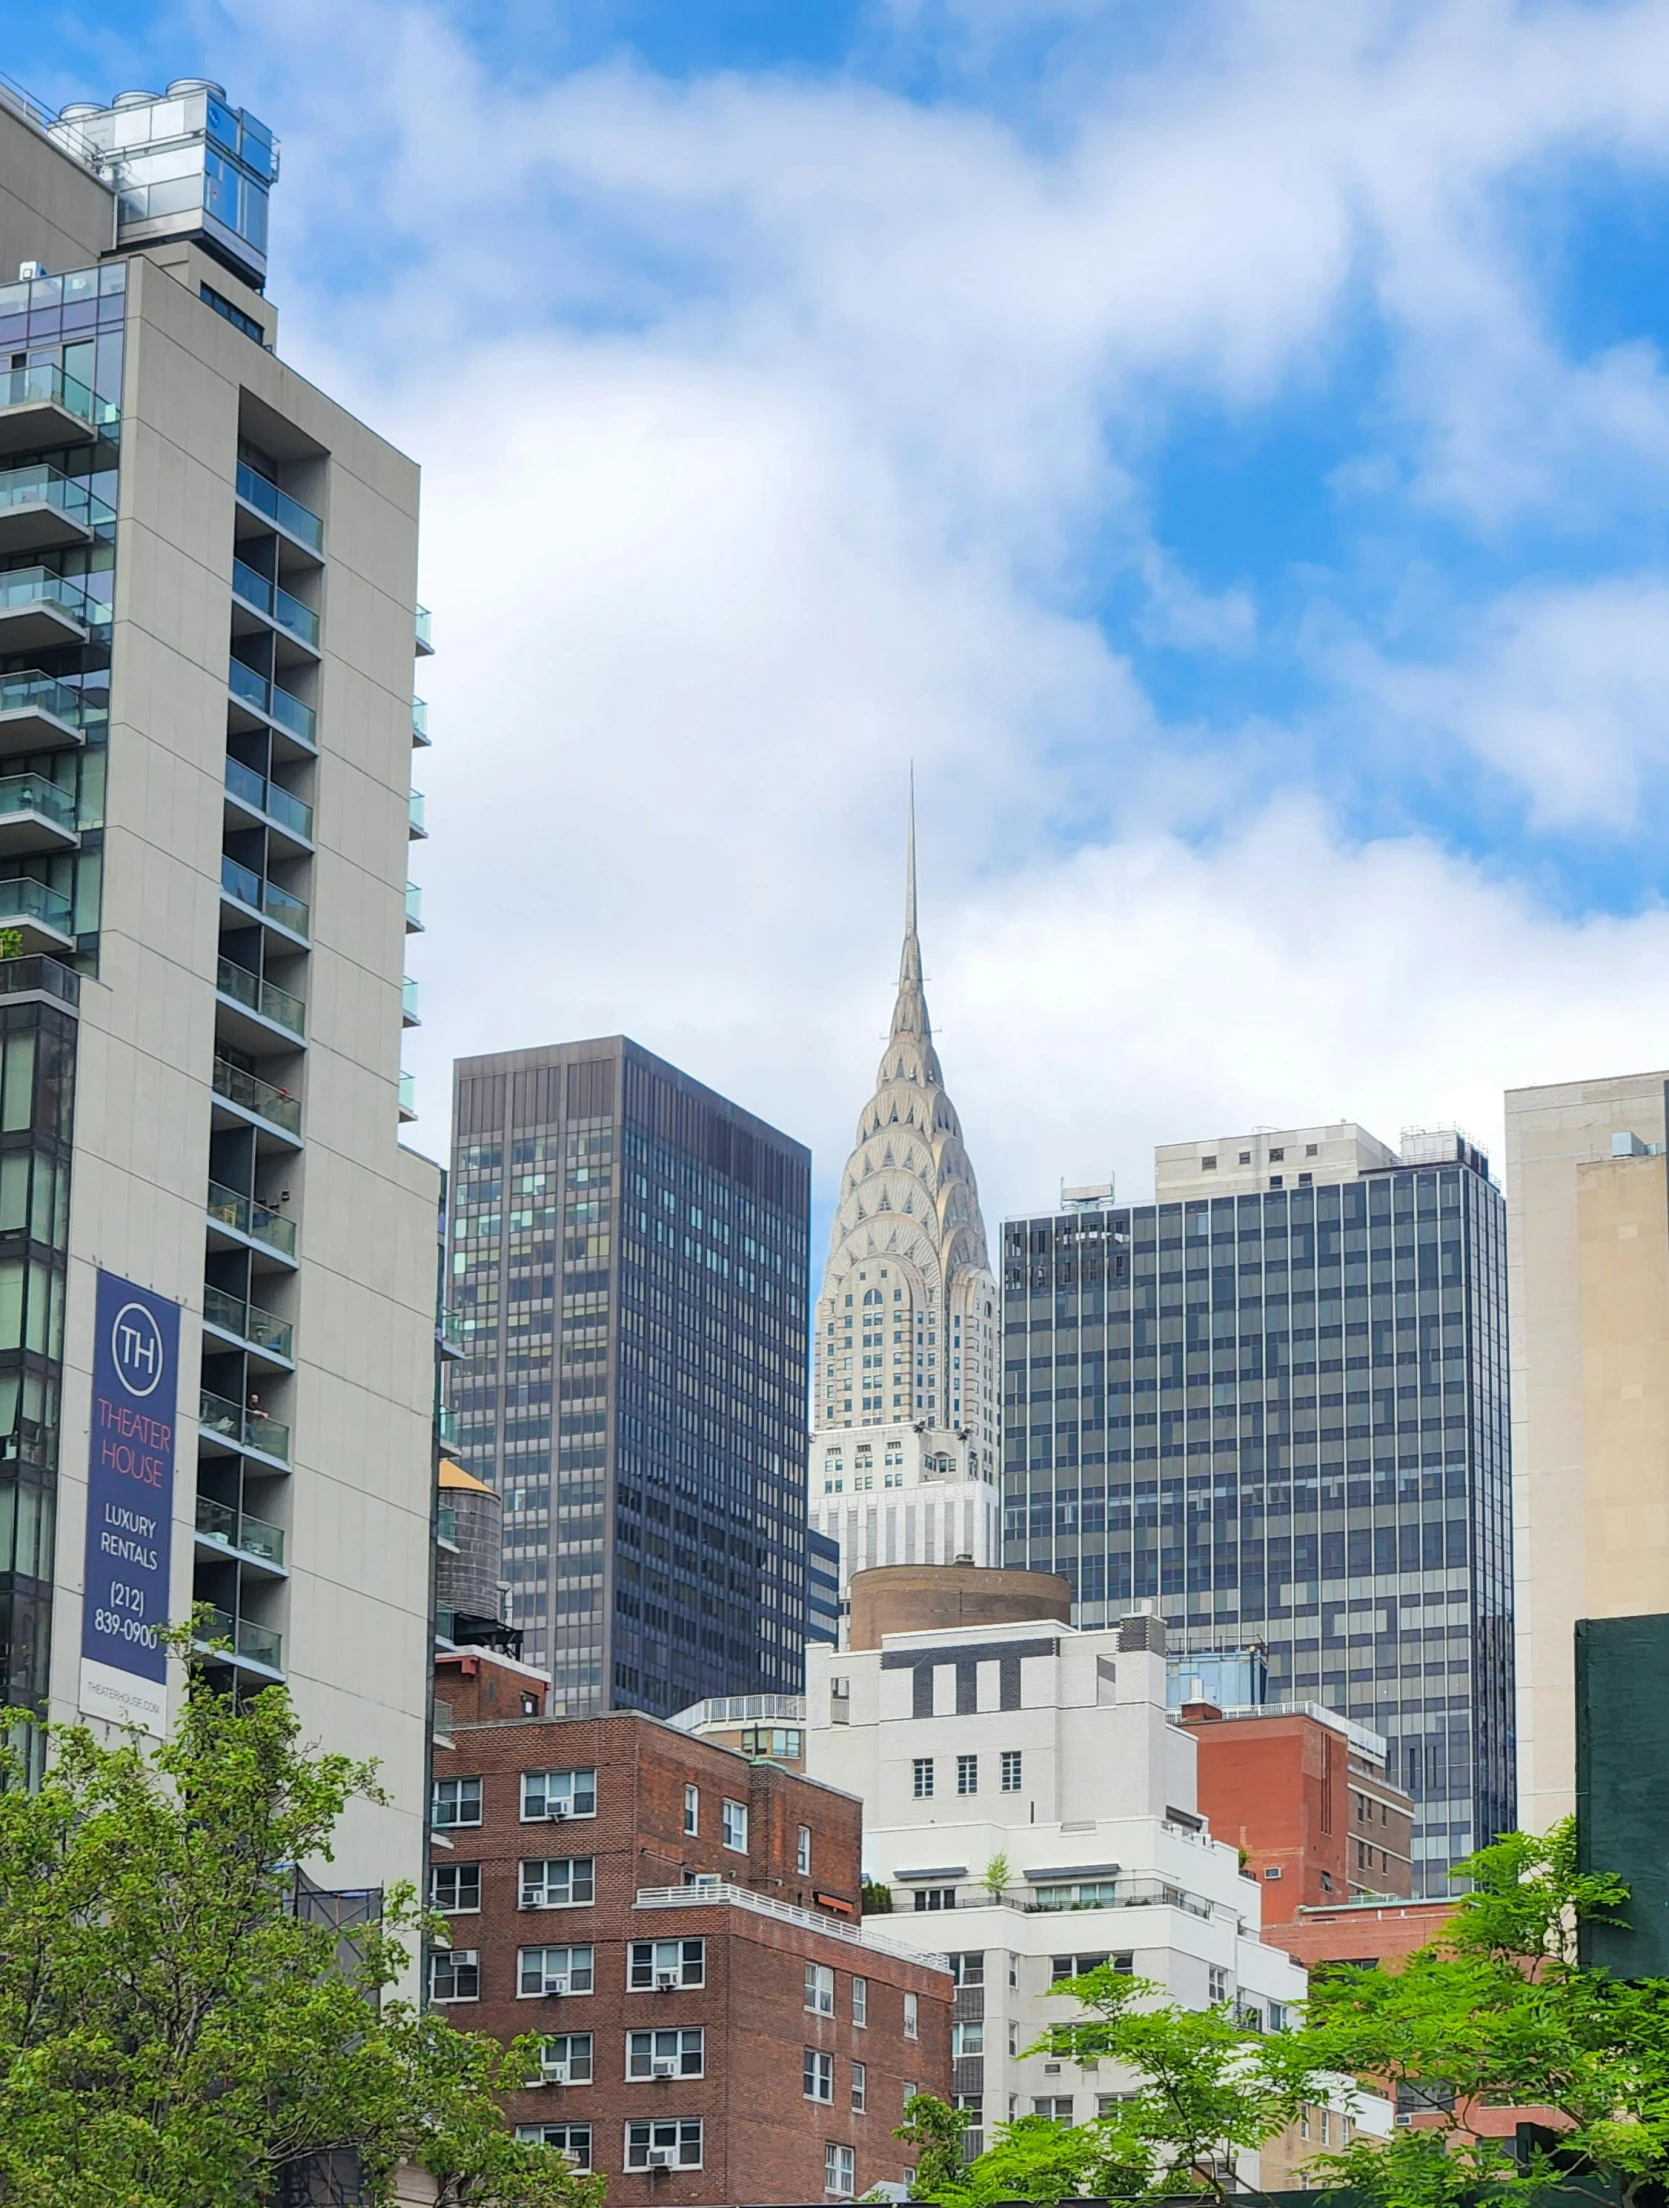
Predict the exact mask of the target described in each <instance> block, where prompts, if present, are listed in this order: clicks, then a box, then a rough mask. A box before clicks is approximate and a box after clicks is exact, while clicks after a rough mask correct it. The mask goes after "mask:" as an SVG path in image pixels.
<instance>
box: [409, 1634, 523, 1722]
mask: <svg viewBox="0 0 1669 2208" xmlns="http://www.w3.org/2000/svg"><path fill="white" fill-rule="evenodd" d="M547 1691H548V1690H547V1688H546V1687H545V1685H544V1684H543V1682H542V1681H540V1680H538V1679H534V1678H530V1677H529V1676H528V1674H527V1673H526V1672H525V1671H516V1670H513V1669H512V1668H511V1666H510V1665H508V1664H503V1663H500V1662H499V1661H498V1660H497V1658H496V1657H495V1656H494V1654H493V1652H492V1650H490V1649H479V1650H477V1649H470V1650H467V1651H460V1652H459V1653H458V1654H457V1655H453V1656H437V1657H436V1659H435V1697H436V1699H437V1700H438V1701H441V1702H445V1703H447V1704H448V1705H449V1706H450V1708H451V1711H452V1722H453V1724H454V1725H472V1724H476V1723H478V1722H490V1721H491V1720H493V1719H497V1718H520V1717H522V1716H523V1715H524V1714H525V1713H524V1711H523V1709H522V1700H523V1697H524V1696H527V1695H532V1696H534V1697H535V1698H536V1699H537V1702H538V1707H539V1710H540V1711H543V1709H544V1707H545V1696H546V1693H547Z"/></svg>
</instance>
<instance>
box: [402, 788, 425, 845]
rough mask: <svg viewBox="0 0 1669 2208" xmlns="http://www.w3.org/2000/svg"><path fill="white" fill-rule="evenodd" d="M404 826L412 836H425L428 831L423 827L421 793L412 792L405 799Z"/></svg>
mask: <svg viewBox="0 0 1669 2208" xmlns="http://www.w3.org/2000/svg"><path fill="white" fill-rule="evenodd" d="M406 825H407V826H408V827H409V828H410V830H411V832H412V834H413V835H414V836H426V835H427V834H428V833H429V831H428V829H427V828H426V827H425V826H424V825H423V792H422V791H421V790H413V791H412V792H411V794H410V796H409V797H408V798H407V799H406Z"/></svg>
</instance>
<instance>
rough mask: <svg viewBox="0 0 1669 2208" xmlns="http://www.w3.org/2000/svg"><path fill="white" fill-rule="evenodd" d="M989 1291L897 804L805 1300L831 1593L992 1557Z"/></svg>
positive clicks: (993, 1320)
mask: <svg viewBox="0 0 1669 2208" xmlns="http://www.w3.org/2000/svg"><path fill="white" fill-rule="evenodd" d="M998 1324H999V1320H998V1313H997V1285H996V1282H995V1281H994V1280H993V1278H992V1276H991V1271H990V1267H989V1265H988V1263H987V1261H986V1255H985V1221H984V1219H983V1218H982V1217H981V1216H980V1209H979V1190H978V1187H977V1186H976V1185H975V1181H974V1169H973V1167H972V1165H971V1164H970V1163H969V1161H968V1153H967V1151H966V1150H965V1149H964V1148H963V1147H962V1128H961V1123H960V1122H959V1120H958V1119H957V1116H956V1108H955V1106H954V1105H953V1104H952V1103H951V1100H950V1098H949V1097H948V1096H947V1095H946V1094H945V1084H944V1075H943V1073H942V1071H941V1070H940V1066H939V1054H938V1052H937V1051H936V1050H935V1049H934V1047H933V1030H932V1026H931V1024H930V1022H929V1020H928V1016H927V996H926V992H925V990H924V989H923V986H922V972H921V943H920V941H919V939H918V937H917V934H916V826H915V806H914V801H913V800H912V803H911V810H910V838H909V858H908V865H907V872H906V886H905V896H904V949H903V955H902V956H901V958H900V960H899V967H898V996H897V999H896V1001H895V1002H894V1005H893V1013H892V1031H891V1034H890V1035H889V1037H888V1039H887V1047H886V1050H885V1052H884V1054H883V1056H882V1059H881V1065H880V1070H879V1071H878V1072H877V1074H876V1077H875V1094H874V1095H873V1096H872V1097H871V1098H870V1100H869V1102H868V1103H867V1104H866V1105H865V1106H864V1108H863V1111H862V1113H861V1115H860V1116H859V1119H858V1138H857V1144H856V1147H855V1148H854V1149H853V1152H852V1155H851V1156H850V1157H849V1158H848V1159H847V1161H846V1169H845V1172H844V1173H843V1174H842V1176H841V1184H840V1203H839V1208H838V1209H837V1211H836V1213H835V1219H834V1229H833V1233H832V1236H831V1239H830V1247H829V1259H828V1264H827V1266H826V1267H825V1268H824V1273H823V1292H822V1294H821V1296H820V1297H819V1298H818V1302H817V1355H816V1374H817V1378H816V1392H815V1396H814V1399H813V1406H812V1422H813V1435H812V1451H811V1522H812V1524H813V1526H814V1527H816V1528H817V1529H818V1531H819V1532H821V1533H823V1534H826V1535H828V1536H829V1537H830V1538H831V1539H833V1540H835V1541H837V1542H838V1543H839V1544H840V1552H841V1593H842V1595H843V1596H844V1595H845V1592H846V1588H847V1586H848V1584H849V1582H850V1580H851V1576H852V1574H853V1572H855V1571H863V1570H865V1569H867V1568H868V1567H869V1566H870V1565H873V1564H917V1563H927V1564H949V1563H953V1562H954V1561H955V1560H956V1559H957V1558H958V1557H959V1556H965V1557H968V1558H970V1559H971V1560H972V1561H973V1562H974V1563H976V1564H994V1563H996V1561H997V1551H998V1544H999V1541H1000V1538H1001V1505H1000V1501H999V1495H998V1488H997V1474H998V1454H997V1451H998V1437H997V1346H996V1345H997V1339H998V1334H997V1329H998Z"/></svg>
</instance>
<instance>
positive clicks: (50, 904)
mask: <svg viewBox="0 0 1669 2208" xmlns="http://www.w3.org/2000/svg"><path fill="white" fill-rule="evenodd" d="M26 920H33V921H34V922H36V923H37V925H39V926H40V927H43V928H51V929H52V930H53V931H54V933H55V934H58V935H73V934H74V933H75V929H74V928H73V927H72V926H71V924H70V901H69V899H68V898H67V897H66V896H65V895H64V894H63V892H62V891H61V890H56V889H48V888H47V886H46V884H45V882H37V881H36V879H35V877H34V876H33V875H32V874H14V875H13V876H12V878H11V879H10V880H9V881H0V928H15V927H16V926H18V924H19V923H20V922H22V921H26Z"/></svg>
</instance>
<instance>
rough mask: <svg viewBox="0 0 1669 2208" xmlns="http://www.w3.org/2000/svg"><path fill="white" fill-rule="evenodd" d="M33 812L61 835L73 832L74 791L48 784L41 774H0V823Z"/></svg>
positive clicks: (55, 784)
mask: <svg viewBox="0 0 1669 2208" xmlns="http://www.w3.org/2000/svg"><path fill="white" fill-rule="evenodd" d="M23 813H36V814H38V815H39V817H40V818H41V819H42V820H49V821H51V823H52V825H53V827H54V828H61V829H62V830H63V831H64V833H65V835H67V836H72V835H74V833H75V792H74V791H73V790H66V789H63V788H62V787H60V785H59V784H58V783H56V782H49V781H48V780H47V778H46V776H45V775H44V774H8V775H0V820H15V819H17V818H18V816H19V815H20V814H23Z"/></svg>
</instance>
